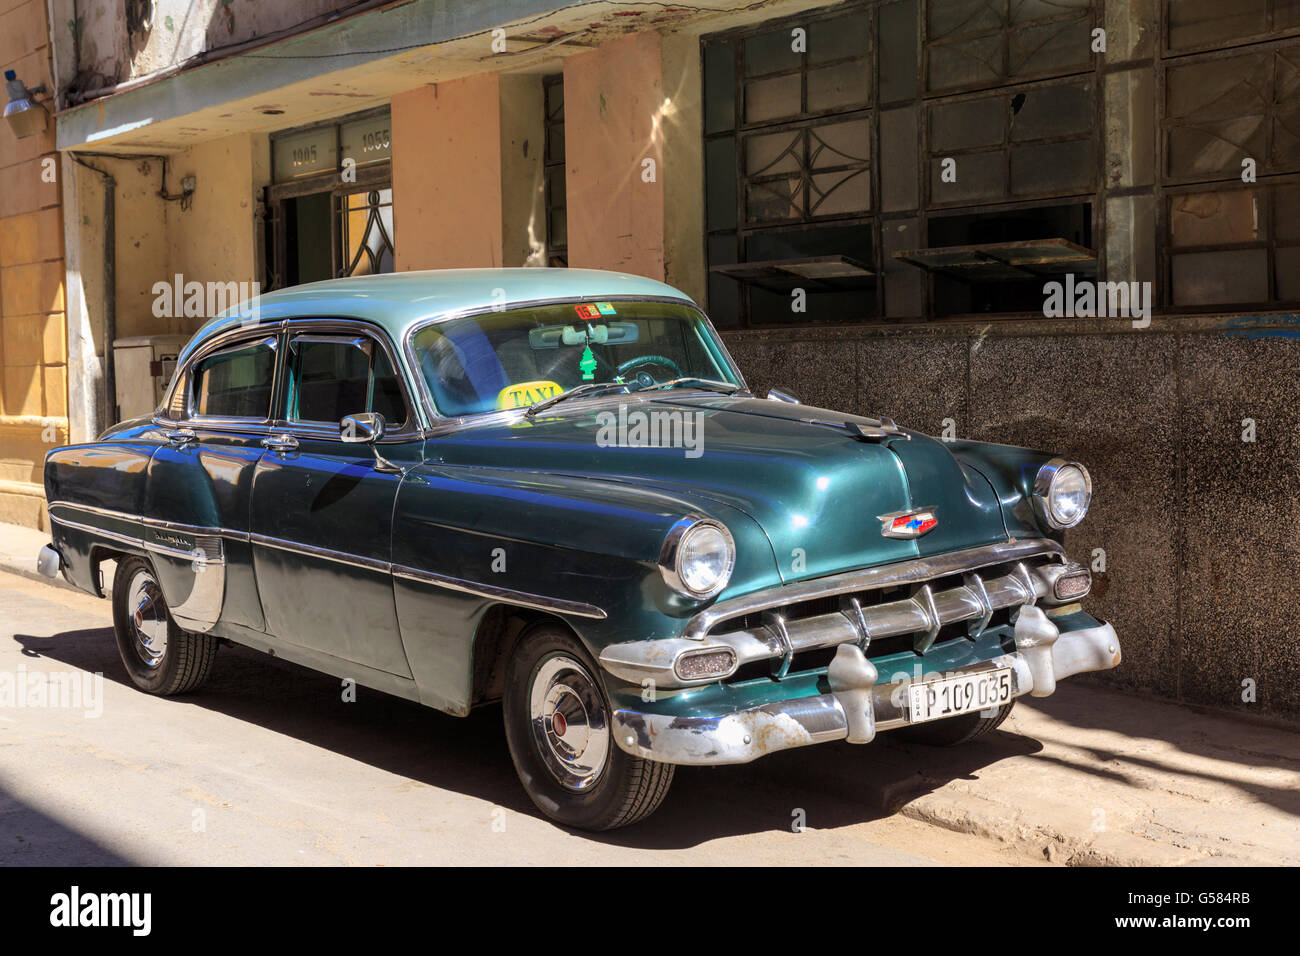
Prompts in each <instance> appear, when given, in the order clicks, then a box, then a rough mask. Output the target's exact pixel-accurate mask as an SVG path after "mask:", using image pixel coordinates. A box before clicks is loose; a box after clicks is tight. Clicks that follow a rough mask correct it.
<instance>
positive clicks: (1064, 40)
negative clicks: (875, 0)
mask: <svg viewBox="0 0 1300 956" xmlns="http://www.w3.org/2000/svg"><path fill="white" fill-rule="evenodd" d="M1092 6H1093V4H1092V0H943V2H939V3H934V2H932V3H927V4H926V17H925V41H924V72H925V80H926V83H925V86H926V89H927V90H928V91H930V92H940V91H943V92H952V91H956V90H963V89H987V88H989V87H993V86H1004V85H1006V84H1008V83H1013V82H1018V81H1022V80H1030V79H1035V78H1038V77H1044V76H1053V75H1060V74H1063V73H1069V72H1074V71H1076V70H1080V69H1084V68H1087V67H1088V65H1089V64H1090V62H1091V55H1092V54H1091V50H1090V44H1089V40H1090V38H1091V33H1092V28H1093V12H1092Z"/></svg>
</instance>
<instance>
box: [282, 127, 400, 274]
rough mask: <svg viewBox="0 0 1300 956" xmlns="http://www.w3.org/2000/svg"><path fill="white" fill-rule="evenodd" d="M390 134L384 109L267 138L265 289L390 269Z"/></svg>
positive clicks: (392, 251) (392, 249) (392, 264)
mask: <svg viewBox="0 0 1300 956" xmlns="http://www.w3.org/2000/svg"><path fill="white" fill-rule="evenodd" d="M390 130H391V127H390V117H389V111H388V109H387V108H386V107H385V108H383V109H380V110H371V111H367V112H365V113H360V114H355V115H353V116H349V117H345V118H344V119H342V120H338V121H334V122H329V123H320V124H316V125H313V126H309V127H304V128H300V129H293V130H286V131H285V132H283V133H277V134H275V135H274V136H273V137H272V139H271V160H272V169H273V176H274V182H273V184H272V185H271V186H268V187H267V188H266V191H265V216H266V223H265V226H266V231H265V253H264V256H265V267H266V268H265V280H264V283H263V284H264V286H265V287H266V288H267V289H268V290H269V289H279V288H284V287H286V286H292V285H300V284H302V283H305V282H316V281H318V280H322V279H333V278H340V277H343V276H355V275H375V274H379V273H387V272H393V271H394V270H395V268H396V263H395V258H394V257H395V251H396V250H395V245H394V229H393V184H392V166H391V160H390V154H391V148H392V138H391V131H390ZM345 171H346V174H347V175H346V176H345V175H343V174H344V172H345Z"/></svg>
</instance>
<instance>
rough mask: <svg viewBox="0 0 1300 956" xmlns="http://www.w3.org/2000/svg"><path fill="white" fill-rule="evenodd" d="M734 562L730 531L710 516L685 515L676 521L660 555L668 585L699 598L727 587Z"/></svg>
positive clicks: (734, 547)
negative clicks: (709, 517)
mask: <svg viewBox="0 0 1300 956" xmlns="http://www.w3.org/2000/svg"><path fill="white" fill-rule="evenodd" d="M735 566H736V546H735V544H734V543H733V542H732V540H731V533H730V532H729V531H727V529H726V528H725V527H724V526H723V525H721V524H719V523H718V522H716V521H712V520H710V519H708V518H685V519H683V520H681V521H679V522H677V524H675V525H673V527H672V529H671V530H670V531H669V532H668V537H667V538H665V539H664V546H663V550H662V551H661V552H660V555H659V570H660V571H661V572H662V573H663V576H664V580H665V581H667V582H668V586H669V587H671V588H672V589H673V590H674V591H677V592H679V593H681V594H685V595H686V596H687V597H692V598H697V599H703V598H710V597H713V595H715V594H717V593H718V592H719V591H721V590H722V589H723V588H725V587H726V586H727V581H728V580H729V579H730V577H731V570H732V568H734V567H735Z"/></svg>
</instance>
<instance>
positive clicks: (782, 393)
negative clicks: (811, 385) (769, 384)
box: [767, 388, 799, 405]
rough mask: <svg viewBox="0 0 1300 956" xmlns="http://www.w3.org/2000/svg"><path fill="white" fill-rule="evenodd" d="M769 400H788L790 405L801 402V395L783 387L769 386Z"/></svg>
mask: <svg viewBox="0 0 1300 956" xmlns="http://www.w3.org/2000/svg"><path fill="white" fill-rule="evenodd" d="M767 400H768V401H769V402H786V403H787V404H789V405H798V404H799V397H798V396H797V395H795V393H794V392H787V391H786V390H785V389H781V388H769V389H768V390H767Z"/></svg>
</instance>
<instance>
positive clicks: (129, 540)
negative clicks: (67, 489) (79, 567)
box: [50, 514, 144, 548]
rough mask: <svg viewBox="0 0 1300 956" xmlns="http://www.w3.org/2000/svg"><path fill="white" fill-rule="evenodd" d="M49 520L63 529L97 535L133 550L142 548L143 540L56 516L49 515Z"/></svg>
mask: <svg viewBox="0 0 1300 956" xmlns="http://www.w3.org/2000/svg"><path fill="white" fill-rule="evenodd" d="M50 520H51V521H53V522H55V523H56V524H61V525H63V526H64V527H65V528H72V529H74V530H76V531H85V532H87V533H89V534H96V535H99V536H100V537H101V538H107V539H108V540H109V541H116V542H117V543H118V544H125V545H129V546H130V547H133V548H143V547H144V539H143V538H137V537H134V536H133V535H128V534H118V533H117V532H116V531H106V530H104V529H103V528H96V527H95V526H94V525H90V524H82V523H81V522H80V521H70V520H69V519H67V518H60V517H58V516H57V515H53V514H52V515H50Z"/></svg>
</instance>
